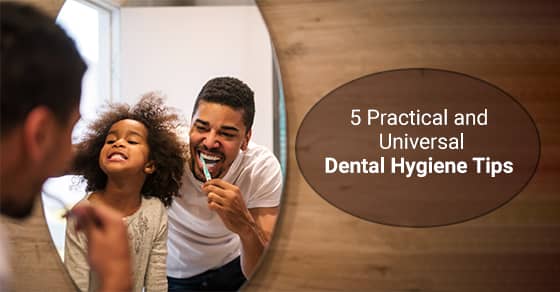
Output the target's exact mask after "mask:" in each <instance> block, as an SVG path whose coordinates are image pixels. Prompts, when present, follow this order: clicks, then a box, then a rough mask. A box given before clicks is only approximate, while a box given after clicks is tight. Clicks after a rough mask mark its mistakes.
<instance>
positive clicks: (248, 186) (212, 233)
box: [167, 143, 282, 278]
mask: <svg viewBox="0 0 560 292" xmlns="http://www.w3.org/2000/svg"><path fill="white" fill-rule="evenodd" d="M223 179H224V180H225V181H227V182H229V183H231V184H234V185H236V186H237V187H239V189H240V191H241V194H242V195H243V198H244V199H245V204H246V205H247V208H248V209H251V208H258V207H275V206H278V205H279V203H280V196H281V193H282V172H281V170H280V164H279V163H278V160H277V159H276V157H275V156H274V155H273V154H272V152H270V150H268V149H267V148H265V147H263V146H260V145H257V144H254V143H249V146H248V147H247V150H245V151H240V152H239V154H238V155H237V157H236V159H235V160H234V161H233V163H232V165H231V167H230V169H229V170H228V172H227V173H226V175H225V176H224V177H223ZM201 185H202V182H200V181H199V180H197V179H196V178H195V177H194V175H193V173H192V171H191V169H190V167H189V166H187V168H186V170H185V175H184V176H183V186H182V187H181V191H180V193H181V197H179V198H175V200H174V201H173V204H171V207H170V208H169V209H168V215H169V235H168V244H167V246H168V256H167V275H168V276H170V277H173V278H188V277H191V276H194V275H197V274H200V273H203V272H205V271H207V270H210V269H215V268H219V267H221V266H223V265H225V264H227V263H228V262H230V261H232V260H233V259H235V258H236V257H237V256H239V255H240V253H241V242H240V240H239V236H238V235H237V234H235V233H233V232H231V231H230V230H229V229H227V228H226V227H225V226H224V223H223V222H222V220H221V219H220V217H219V216H218V214H217V213H216V212H214V211H212V210H210V209H209V208H208V198H207V196H206V195H205V194H204V193H203V192H202V190H201Z"/></svg>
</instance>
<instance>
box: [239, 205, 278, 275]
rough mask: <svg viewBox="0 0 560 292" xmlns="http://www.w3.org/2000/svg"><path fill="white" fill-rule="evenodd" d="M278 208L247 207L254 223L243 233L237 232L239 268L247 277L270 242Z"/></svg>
mask: <svg viewBox="0 0 560 292" xmlns="http://www.w3.org/2000/svg"><path fill="white" fill-rule="evenodd" d="M278 209H279V208H278V207H271V208H252V209H249V213H250V214H251V216H252V217H253V220H254V222H255V225H254V226H252V227H251V228H249V229H248V230H247V231H246V232H245V233H239V238H240V239H241V252H242V253H241V268H242V270H243V274H244V275H245V276H246V277H247V278H248V277H249V276H251V275H252V274H253V272H254V271H255V268H256V266H257V264H258V263H259V259H260V258H261V256H262V254H263V252H264V249H265V248H266V247H267V246H268V243H269V242H270V238H271V237H272V233H273V232H274V225H275V224H276V219H277V218H278Z"/></svg>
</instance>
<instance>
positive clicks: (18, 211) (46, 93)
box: [0, 2, 132, 291]
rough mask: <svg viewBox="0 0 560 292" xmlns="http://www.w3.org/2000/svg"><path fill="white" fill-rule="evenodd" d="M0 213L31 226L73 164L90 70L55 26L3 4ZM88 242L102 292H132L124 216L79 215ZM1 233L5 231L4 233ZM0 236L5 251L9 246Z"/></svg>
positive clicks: (0, 257) (3, 268)
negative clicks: (51, 185)
mask: <svg viewBox="0 0 560 292" xmlns="http://www.w3.org/2000/svg"><path fill="white" fill-rule="evenodd" d="M0 23H1V32H0V48H1V50H0V66H1V68H0V75H1V83H0V86H1V90H0V97H1V100H2V103H1V115H0V119H1V124H0V127H1V128H0V131H1V132H0V136H1V142H0V212H1V213H2V214H3V215H6V216H9V217H12V218H18V219H19V218H25V217H27V216H28V215H29V214H30V213H31V211H32V209H33V205H34V203H35V201H36V199H37V197H38V196H39V194H40V193H41V188H42V185H43V183H44V182H45V180H46V179H47V178H49V177H51V176H57V175H61V174H63V172H64V170H65V169H66V168H67V166H68V164H69V162H70V161H71V159H72V151H71V147H72V145H71V134H72V129H73V127H74V124H75V123H76V122H77V121H78V120H79V118H80V113H79V104H80V96H81V82H82V77H83V75H84V72H85V71H86V64H85V63H84V61H83V60H82V58H81V57H80V54H79V53H78V51H77V49H76V46H75V44H74V41H73V40H72V39H70V38H69V37H68V36H67V35H66V33H65V32H64V31H63V30H62V29H61V28H60V27H58V26H57V25H56V24H55V22H54V20H53V19H51V18H50V17H48V16H46V15H45V14H43V13H41V12H40V11H38V10H36V9H34V8H32V7H29V6H26V5H22V4H17V3H8V2H1V3H0ZM72 216H76V218H77V220H78V222H79V226H80V228H81V230H82V231H83V232H85V234H86V236H87V237H88V260H89V262H90V265H91V267H92V268H93V269H94V270H95V271H96V272H97V273H98V274H99V277H100V279H101V281H102V282H103V284H102V289H101V290H102V291H129V290H130V289H131V287H132V286H131V279H130V268H131V267H130V255H129V254H128V242H127V235H126V228H125V226H124V224H123V223H122V220H121V216H120V215H119V214H118V213H117V212H115V211H113V210H111V209H109V208H107V207H103V206H95V207H94V206H86V205H82V206H78V207H76V208H74V209H73V213H72ZM0 232H1V231H0ZM5 238H6V235H2V234H0V249H1V248H2V247H3V246H5V245H6V242H1V241H2V240H5ZM7 257H8V255H7V254H6V253H5V252H3V251H1V250H0V291H6V290H8V289H9V282H10V276H9V269H8V267H7V261H8V259H7Z"/></svg>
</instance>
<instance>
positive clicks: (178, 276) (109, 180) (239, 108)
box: [43, 0, 285, 291]
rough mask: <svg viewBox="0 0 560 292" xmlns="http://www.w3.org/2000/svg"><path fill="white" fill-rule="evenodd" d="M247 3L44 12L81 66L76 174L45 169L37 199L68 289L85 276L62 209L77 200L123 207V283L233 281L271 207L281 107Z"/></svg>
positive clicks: (71, 7) (255, 14) (256, 19)
mask: <svg viewBox="0 0 560 292" xmlns="http://www.w3.org/2000/svg"><path fill="white" fill-rule="evenodd" d="M132 2H134V1H128V4H130V5H132V4H138V3H139V2H140V4H142V3H141V2H142V1H137V2H134V3H132ZM148 2H150V1H148ZM191 2H192V1H191ZM218 2H219V1H218ZM234 2H235V1H234ZM246 2H247V1H239V3H236V5H228V6H220V5H211V6H200V5H190V6H182V7H142V6H134V7H132V6H119V5H118V3H116V4H113V3H108V2H106V1H76V0H71V1H70V0H69V1H66V2H65V4H64V7H63V9H62V11H61V12H60V15H59V17H58V19H57V22H58V23H59V24H61V25H62V26H64V27H65V28H66V30H67V31H68V32H69V34H70V35H71V36H72V37H73V38H74V39H75V40H76V42H77V44H78V48H79V49H80V52H81V54H82V56H83V57H84V59H85V60H86V62H87V63H88V67H89V68H88V72H87V74H86V76H85V78H84V82H83V93H82V104H81V107H80V111H81V114H82V120H81V121H80V123H78V125H77V126H76V127H75V129H74V133H73V140H74V144H76V145H77V146H76V151H77V152H76V153H77V159H76V163H75V164H74V169H73V170H72V172H73V173H74V174H75V175H67V176H64V177H60V178H55V179H50V180H48V181H47V182H46V183H45V185H44V187H43V188H44V190H43V202H44V208H45V215H46V217H47V223H48V225H49V229H50V232H51V235H52V237H53V241H54V243H55V245H56V247H57V250H58V251H59V254H60V256H61V258H62V259H63V260H64V261H65V265H66V266H67V268H68V269H69V273H70V275H71V276H72V277H73V279H74V280H75V282H76V284H77V286H78V287H79V288H80V290H84V291H86V290H96V288H97V286H96V285H97V281H96V277H95V275H94V274H93V273H91V272H90V270H89V265H88V263H87V254H86V253H87V247H86V245H87V243H86V242H85V238H83V235H81V234H80V232H79V231H76V230H75V229H76V226H75V222H73V220H72V218H70V219H69V220H68V222H66V220H65V219H64V218H62V216H61V214H63V213H64V210H65V208H71V207H72V206H74V205H75V204H76V203H78V202H81V203H91V204H106V205H109V206H111V207H113V208H115V209H117V210H119V211H121V213H122V214H123V220H124V222H125V223H126V224H127V226H128V232H129V240H130V245H131V246H130V247H131V253H132V255H133V261H134V268H133V272H134V287H135V291H141V290H142V289H144V290H146V291H167V290H168V286H169V291H201V290H214V291H216V290H217V291H226V290H237V289H239V287H240V286H241V285H242V284H243V283H244V282H245V280H246V278H248V277H250V275H251V274H252V273H253V272H254V270H255V268H256V266H257V263H258V260H259V258H260V257H261V256H262V254H263V252H264V249H265V248H266V246H267V243H268V241H269V240H270V237H271V234H272V232H273V229H274V225H275V222H276V218H277V216H278V211H279V210H278V206H279V203H280V195H281V192H282V183H283V178H282V177H283V176H282V173H283V169H285V120H284V118H285V114H284V107H283V97H282V91H281V82H280V79H279V74H277V67H276V65H275V63H274V55H273V50H272V47H271V43H270V39H269V36H268V32H267V30H266V26H265V25H264V22H263V20H262V17H261V15H260V13H259V11H258V8H257V7H256V6H255V5H246ZM191 4H192V3H191ZM213 4H216V3H213ZM218 4H219V3H218ZM229 4H231V2H230V3H229ZM161 96H165V97H164V99H162V100H163V101H162V100H160V97H161ZM253 100H254V106H253V105H252V101H253ZM108 102H111V103H115V102H118V103H125V104H128V105H130V106H131V108H130V109H127V108H121V107H118V106H111V107H107V106H105V105H106V104H107V103H108ZM253 108H254V112H255V114H254V117H253V115H252V112H253ZM174 109H178V112H177V113H178V119H175V118H174V117H173V115H172V113H173V110H174ZM92 125H93V126H92ZM177 125H183V126H179V127H177ZM168 129H173V131H167V130H168ZM91 130H96V131H95V132H92V131H91ZM178 145H180V146H178ZM183 149H184V150H185V151H183ZM182 157H184V161H183V160H182ZM279 161H280V162H282V164H279ZM182 162H184V167H183V163H182ZM180 185H181V186H180ZM179 186H180V187H179ZM177 194H178V195H180V196H175V195H177ZM168 205H170V206H168Z"/></svg>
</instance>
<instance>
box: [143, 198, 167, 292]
mask: <svg viewBox="0 0 560 292" xmlns="http://www.w3.org/2000/svg"><path fill="white" fill-rule="evenodd" d="M161 210H162V211H161V213H160V220H159V222H160V223H159V226H157V228H158V229H157V231H156V236H155V239H154V242H153V245H152V250H151V252H150V256H149V259H148V268H147V270H146V276H145V278H144V286H145V287H146V292H154V291H162V292H167V269H166V264H167V210H166V209H165V207H163V204H162V205H161Z"/></svg>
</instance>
